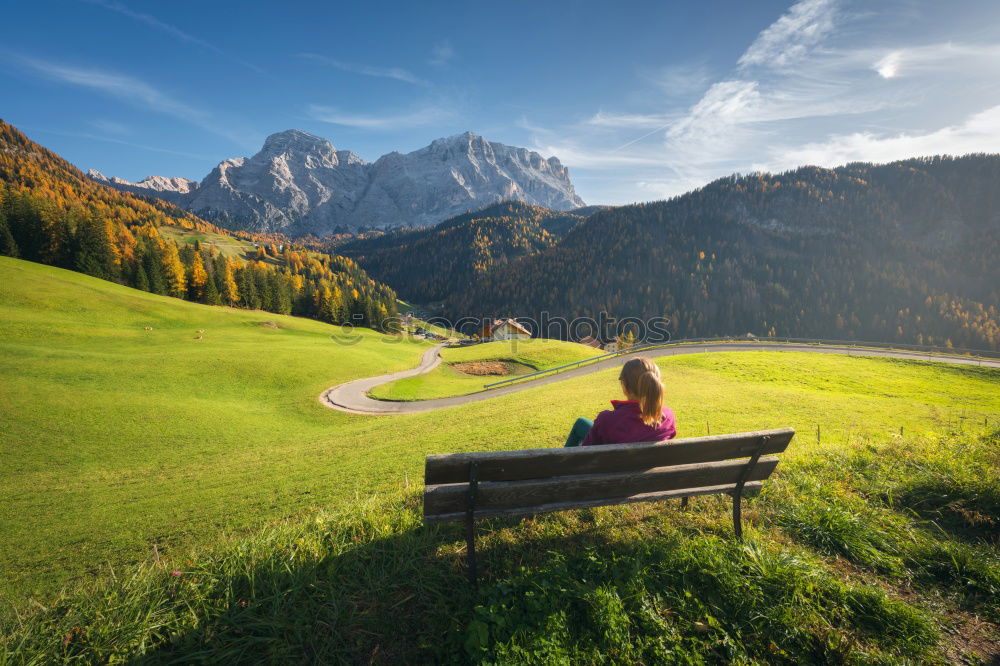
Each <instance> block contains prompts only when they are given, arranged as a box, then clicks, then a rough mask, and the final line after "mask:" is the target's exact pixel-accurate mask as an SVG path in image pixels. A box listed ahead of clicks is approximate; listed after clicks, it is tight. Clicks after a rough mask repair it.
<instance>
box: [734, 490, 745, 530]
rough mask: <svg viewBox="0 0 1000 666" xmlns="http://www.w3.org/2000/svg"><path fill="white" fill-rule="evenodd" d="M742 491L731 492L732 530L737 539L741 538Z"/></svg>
mask: <svg viewBox="0 0 1000 666" xmlns="http://www.w3.org/2000/svg"><path fill="white" fill-rule="evenodd" d="M742 497H743V495H742V493H733V532H735V533H736V538H737V539H742V538H743V508H742V507H741V506H740V500H741V499H742Z"/></svg>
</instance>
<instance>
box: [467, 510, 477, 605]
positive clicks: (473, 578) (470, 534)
mask: <svg viewBox="0 0 1000 666" xmlns="http://www.w3.org/2000/svg"><path fill="white" fill-rule="evenodd" d="M469 513H470V514H471V513H472V512H471V511H470V512H469ZM465 560H466V563H467V564H468V568H469V585H471V586H472V587H475V586H476V582H477V573H476V521H475V520H473V518H472V517H471V515H470V516H466V518H465Z"/></svg>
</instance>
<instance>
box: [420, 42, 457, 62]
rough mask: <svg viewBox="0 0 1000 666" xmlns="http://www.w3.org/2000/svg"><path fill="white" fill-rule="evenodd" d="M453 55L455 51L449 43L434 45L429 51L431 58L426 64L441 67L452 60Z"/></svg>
mask: <svg viewBox="0 0 1000 666" xmlns="http://www.w3.org/2000/svg"><path fill="white" fill-rule="evenodd" d="M455 55H456V54H455V49H454V48H452V46H451V42H449V41H447V40H445V41H443V42H439V43H438V44H435V45H434V48H432V49H431V57H430V59H429V60H428V61H427V62H429V63H430V64H432V65H434V66H435V67H441V66H443V65H447V64H448V63H449V62H451V61H452V60H454V59H455Z"/></svg>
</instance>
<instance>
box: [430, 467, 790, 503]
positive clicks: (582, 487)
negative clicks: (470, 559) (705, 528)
mask: <svg viewBox="0 0 1000 666" xmlns="http://www.w3.org/2000/svg"><path fill="white" fill-rule="evenodd" d="M777 466H778V458H776V457H774V456H768V457H766V458H761V459H760V461H758V463H757V464H756V465H755V466H754V468H753V469H752V470H751V471H750V474H749V476H747V477H746V480H747V481H762V480H764V479H766V478H767V477H768V476H770V475H771V472H772V471H774V468H775V467H777ZM746 467H747V463H746V461H745V460H728V461H720V462H710V463H698V464H695V465H674V466H671V467H654V468H653V469H647V470H637V471H629V472H616V473H611V474H577V475H572V476H557V477H553V478H550V479H527V480H524V481H482V482H480V483H479V487H478V490H477V494H476V510H477V511H478V510H479V509H516V508H522V507H531V506H535V505H539V504H550V503H554V502H574V501H583V500H587V501H589V500H594V499H600V498H610V497H620V496H625V495H638V494H641V493H652V492H660V491H665V490H678V489H683V488H699V487H702V486H720V485H732V486H735V485H736V483H737V482H738V481H739V480H740V476H741V475H742V474H743V472H744V471H745V470H746ZM468 489H469V484H467V483H453V484H444V485H437V486H433V487H430V488H427V489H426V491H425V493H424V513H425V514H427V515H433V514H439V513H455V512H458V511H461V510H462V509H464V508H466V506H467V505H468V494H469V491H468Z"/></svg>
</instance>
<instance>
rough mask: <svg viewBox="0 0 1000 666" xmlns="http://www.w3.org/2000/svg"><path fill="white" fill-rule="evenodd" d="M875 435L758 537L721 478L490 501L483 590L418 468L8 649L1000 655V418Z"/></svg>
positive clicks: (140, 580)
mask: <svg viewBox="0 0 1000 666" xmlns="http://www.w3.org/2000/svg"><path fill="white" fill-rule="evenodd" d="M852 444H853V445H852V446H851V447H849V448H846V449H845V448H844V447H842V446H825V447H822V448H816V449H813V451H812V452H811V453H812V454H813V455H811V456H799V457H790V458H789V460H787V461H785V462H784V463H783V464H782V467H781V471H782V474H781V475H780V476H779V477H778V478H776V479H774V480H772V481H771V482H769V483H768V484H767V485H766V486H765V491H764V493H763V494H762V495H761V496H760V497H759V498H757V499H756V500H754V501H752V502H750V505H749V510H748V511H747V517H748V518H749V519H751V522H752V525H753V526H752V527H749V528H748V529H747V532H746V536H745V539H744V541H742V542H738V541H735V540H734V539H733V538H732V536H731V527H730V525H729V516H728V512H727V510H726V509H727V507H728V504H727V503H726V502H725V501H724V500H722V499H721V498H718V497H702V498H695V499H694V500H692V502H691V506H690V507H689V508H688V509H686V510H681V509H680V508H679V506H678V503H677V502H667V503H658V504H654V505H633V506H625V507H613V508H600V509H594V510H587V511H578V512H570V513H562V514H554V515H546V516H541V517H536V518H531V519H527V520H524V521H522V522H515V521H504V520H494V521H484V522H483V523H481V525H480V528H479V533H480V538H479V551H480V561H481V563H480V566H481V570H482V571H483V578H482V581H481V584H480V587H479V589H477V590H471V589H470V588H469V587H468V585H467V584H466V581H465V580H464V570H463V566H462V561H463V557H462V555H463V553H462V551H463V547H464V541H463V536H462V529H461V527H460V526H458V525H448V526H441V527H434V528H425V527H422V526H421V524H420V505H419V497H418V495H417V494H416V492H414V491H405V490H403V489H399V488H397V489H395V490H390V491H388V492H387V493H386V494H384V495H382V496H380V497H372V498H365V499H364V500H362V501H358V502H354V503H353V504H352V505H351V506H349V507H347V508H344V509H342V510H337V511H334V512H320V513H317V514H314V515H310V516H308V517H306V518H297V519H293V520H291V521H287V522H283V523H281V524H279V525H275V526H270V527H267V528H265V529H263V530H260V531H256V532H253V533H251V534H247V535H243V536H241V537H240V538H239V539H237V540H232V541H230V542H227V543H222V544H219V545H217V546H216V547H214V548H212V549H210V550H205V551H202V552H198V553H196V554H192V555H189V556H187V557H185V558H184V559H181V558H176V557H174V558H170V557H168V558H165V559H163V560H159V561H154V562H150V563H148V564H145V565H143V566H141V567H138V568H134V569H130V570H128V572H127V575H125V576H122V577H120V578H119V580H118V581H113V582H112V581H106V582H103V583H102V584H100V585H98V586H96V587H94V588H90V589H86V590H83V591H81V592H79V593H77V594H74V595H70V596H67V597H64V598H62V599H60V600H59V602H58V603H55V604H52V605H51V606H49V607H43V608H35V609H32V610H31V611H30V612H28V613H26V614H25V615H23V616H22V617H21V618H19V619H18V620H14V619H9V620H8V621H6V622H4V621H3V620H0V660H4V656H5V655H6V657H7V659H8V660H9V661H10V662H11V663H31V662H34V663H46V662H55V661H62V660H67V661H69V660H75V659H80V658H82V659H84V660H85V661H88V662H104V661H124V660H129V659H131V658H136V657H140V658H141V657H144V658H145V659H148V660H150V661H152V662H153V663H191V662H204V661H206V660H208V661H211V662H213V663H219V662H223V663H235V662H239V663H261V662H268V663H299V662H314V663H374V664H383V663H384V664H389V663H484V664H492V663H506V664H551V663H560V664H592V663H608V664H636V663H646V664H658V663H665V664H675V663H683V664H706V663H707V664H715V663H734V664H757V663H778V664H803V663H838V664H886V665H889V664H900V663H921V664H935V663H983V662H988V661H990V660H991V659H992V657H993V656H995V655H996V654H997V652H1000V633H998V632H997V625H996V624H995V623H996V622H997V621H998V620H1000V606H998V605H997V603H996V595H997V594H998V593H1000V557H998V548H997V542H996V540H995V535H994V539H993V541H990V540H989V536H988V535H989V533H990V530H991V529H992V527H991V526H990V525H987V524H984V523H983V522H982V518H983V517H984V516H986V517H988V516H989V515H990V514H991V513H992V515H994V516H995V515H996V512H997V510H998V509H1000V503H998V500H1000V483H998V481H997V479H998V478H1000V475H998V474H997V472H1000V464H998V461H997V458H996V447H997V445H1000V431H993V432H992V433H989V434H986V433H982V434H980V433H967V434H960V433H957V432H956V433H952V434H950V435H947V436H944V437H926V436H925V437H907V438H905V439H893V438H887V437H879V438H874V439H864V438H861V439H854V440H852ZM942 492H944V493H947V494H948V496H949V497H951V498H962V503H961V505H956V504H950V505H944V506H942V505H941V503H940V501H939V500H938V498H939V497H940V496H941V493H942ZM977 516H978V517H979V521H978V522H977V518H976V517H977ZM931 519H933V520H934V521H935V523H934V525H935V526H934V527H932V523H930V522H929V521H930V520H931ZM143 663H145V661H143Z"/></svg>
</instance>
